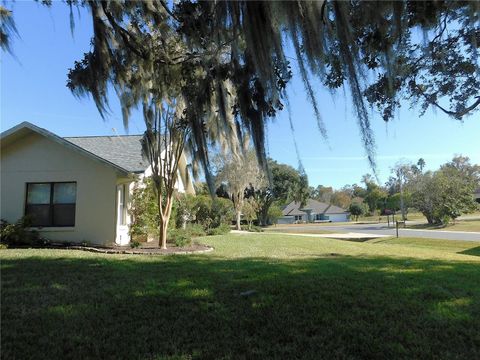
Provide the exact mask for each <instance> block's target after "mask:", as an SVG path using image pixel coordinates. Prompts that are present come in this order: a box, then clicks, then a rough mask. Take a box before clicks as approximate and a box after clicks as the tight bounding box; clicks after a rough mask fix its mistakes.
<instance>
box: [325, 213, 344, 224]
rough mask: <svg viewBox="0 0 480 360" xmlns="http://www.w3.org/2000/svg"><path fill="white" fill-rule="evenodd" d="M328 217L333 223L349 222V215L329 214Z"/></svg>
mask: <svg viewBox="0 0 480 360" xmlns="http://www.w3.org/2000/svg"><path fill="white" fill-rule="evenodd" d="M327 216H328V220H330V221H331V222H339V221H348V214H328V215H327Z"/></svg>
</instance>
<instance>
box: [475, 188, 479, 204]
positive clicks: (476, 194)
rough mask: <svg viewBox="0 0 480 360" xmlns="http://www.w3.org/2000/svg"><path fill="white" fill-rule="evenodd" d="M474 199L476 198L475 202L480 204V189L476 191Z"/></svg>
mask: <svg viewBox="0 0 480 360" xmlns="http://www.w3.org/2000/svg"><path fill="white" fill-rule="evenodd" d="M473 197H474V198H475V201H476V202H478V203H480V188H478V189H477V190H475V193H474V194H473Z"/></svg>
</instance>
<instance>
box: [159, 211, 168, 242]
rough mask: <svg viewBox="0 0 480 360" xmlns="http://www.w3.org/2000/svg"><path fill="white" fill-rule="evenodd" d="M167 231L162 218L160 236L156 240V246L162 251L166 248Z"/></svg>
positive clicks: (166, 225)
mask: <svg viewBox="0 0 480 360" xmlns="http://www.w3.org/2000/svg"><path fill="white" fill-rule="evenodd" d="M167 230H168V224H167V223H165V220H164V219H163V217H162V218H161V219H160V236H159V238H158V245H159V246H160V247H161V248H162V249H166V248H167Z"/></svg>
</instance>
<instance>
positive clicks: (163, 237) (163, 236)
mask: <svg viewBox="0 0 480 360" xmlns="http://www.w3.org/2000/svg"><path fill="white" fill-rule="evenodd" d="M165 200H166V202H167V204H166V205H165V209H164V211H163V216H162V215H160V226H159V237H158V245H159V246H160V247H161V248H162V249H166V248H167V231H168V223H169V221H170V215H171V214H172V204H173V201H172V196H169V197H168V198H167V199H165ZM158 206H159V207H160V206H162V202H161V199H160V197H159V198H158Z"/></svg>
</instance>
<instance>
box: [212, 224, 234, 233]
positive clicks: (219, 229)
mask: <svg viewBox="0 0 480 360" xmlns="http://www.w3.org/2000/svg"><path fill="white" fill-rule="evenodd" d="M231 230H232V229H231V227H230V225H227V224H220V225H219V226H217V227H216V228H211V229H208V230H207V235H225V234H228V233H229V232H230V231H231Z"/></svg>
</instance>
